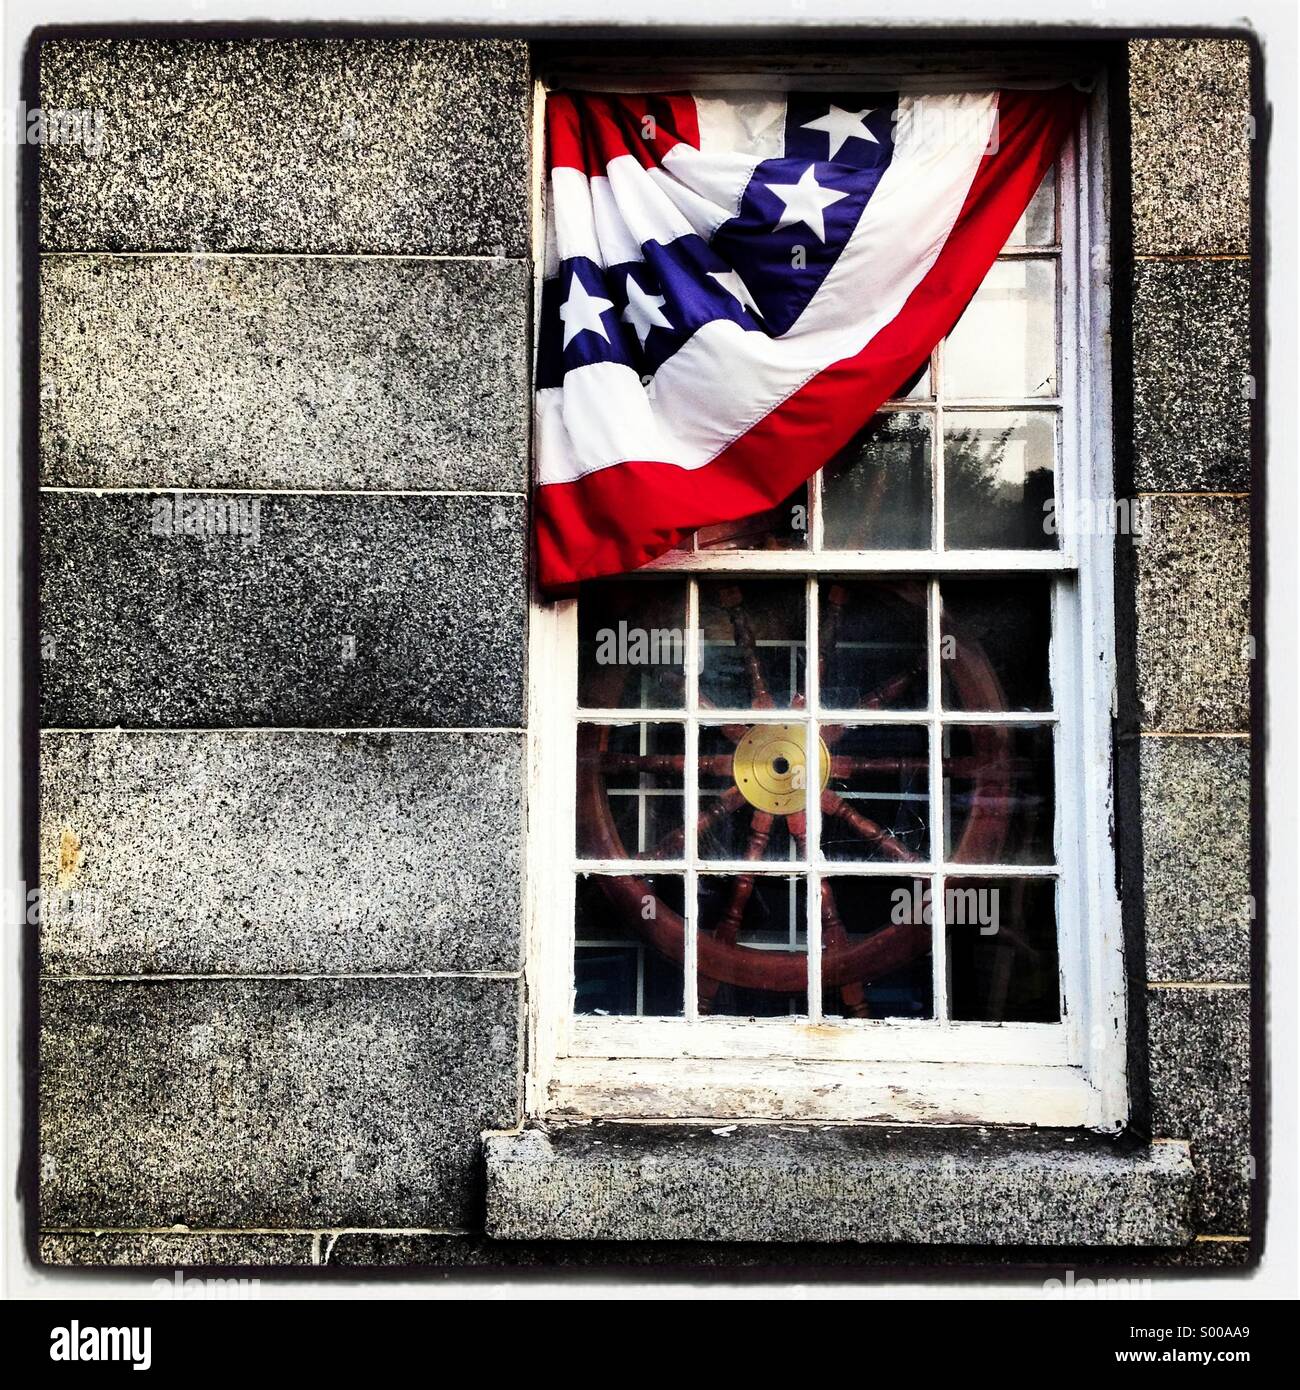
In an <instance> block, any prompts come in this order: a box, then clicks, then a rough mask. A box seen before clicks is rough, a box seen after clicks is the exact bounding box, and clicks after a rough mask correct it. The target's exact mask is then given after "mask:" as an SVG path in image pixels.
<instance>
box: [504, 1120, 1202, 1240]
mask: <svg viewBox="0 0 1300 1390" xmlns="http://www.w3.org/2000/svg"><path fill="white" fill-rule="evenodd" d="M720 1131H728V1132H720ZM485 1147H486V1159H487V1230H488V1234H489V1235H490V1236H492V1237H493V1238H494V1239H496V1240H702V1241H808V1242H819V1241H832V1242H838V1241H852V1242H862V1243H884V1242H901V1243H908V1244H925V1245H1022V1246H1023V1245H1054V1246H1062V1245H1078V1246H1133V1247H1137V1246H1166V1247H1167V1246H1178V1245H1185V1244H1186V1243H1187V1242H1188V1241H1190V1239H1191V1229H1190V1225H1189V1215H1188V1213H1189V1202H1190V1197H1191V1188H1192V1163H1191V1158H1190V1156H1189V1153H1188V1150H1187V1146H1186V1145H1185V1144H1180V1143H1169V1142H1162V1143H1157V1144H1152V1145H1143V1144H1139V1143H1135V1142H1134V1141H1132V1140H1124V1139H1120V1140H1113V1139H1107V1138H1103V1137H1101V1136H1098V1135H1094V1134H1090V1133H1088V1132H1086V1131H1080V1132H1077V1133H1073V1134H1066V1133H1064V1132H1062V1131H1059V1130H1030V1129H1025V1130H993V1129H982V1128H933V1129H925V1128H899V1127H892V1126H879V1125H866V1126H846V1125H840V1126H821V1127H797V1126H793V1125H784V1126H773V1125H753V1124H748V1125H746V1124H742V1125H724V1124H721V1123H718V1124H716V1125H714V1126H709V1125H675V1124H656V1125H642V1124H629V1123H608V1124H599V1123H597V1124H583V1125H552V1126H546V1127H535V1128H530V1129H525V1130H523V1131H522V1132H521V1133H519V1134H509V1135H501V1134H493V1135H487V1136H485Z"/></svg>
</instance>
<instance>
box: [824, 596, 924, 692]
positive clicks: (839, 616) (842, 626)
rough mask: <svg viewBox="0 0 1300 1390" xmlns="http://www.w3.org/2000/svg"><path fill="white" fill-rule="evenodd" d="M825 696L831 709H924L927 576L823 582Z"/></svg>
mask: <svg viewBox="0 0 1300 1390" xmlns="http://www.w3.org/2000/svg"><path fill="white" fill-rule="evenodd" d="M819 594H820V603H819V611H818V621H819V623H820V626H821V660H822V670H821V696H822V704H823V705H824V706H825V708H827V709H924V708H925V706H926V704H927V702H928V700H929V698H930V697H929V680H928V671H927V661H926V602H927V587H926V585H925V584H924V582H917V581H907V580H905V581H902V582H900V583H896V584H894V583H880V582H876V581H873V580H864V581H849V582H846V583H843V584H823V585H822V586H821V589H820V591H819Z"/></svg>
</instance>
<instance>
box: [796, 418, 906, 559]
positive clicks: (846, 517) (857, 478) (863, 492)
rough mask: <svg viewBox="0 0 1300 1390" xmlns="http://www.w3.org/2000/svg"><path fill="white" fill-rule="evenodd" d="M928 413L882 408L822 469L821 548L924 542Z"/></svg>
mask: <svg viewBox="0 0 1300 1390" xmlns="http://www.w3.org/2000/svg"><path fill="white" fill-rule="evenodd" d="M930 445H931V430H930V417H929V416H928V415H926V414H923V413H921V412H920V411H898V410H888V411H883V412H882V413H881V414H879V415H877V416H875V417H874V418H873V419H872V421H871V423H870V424H869V425H868V426H867V427H866V429H864V430H863V431H862V432H861V434H859V435H858V436H857V437H856V438H855V439H853V440H852V441H851V442H850V443H849V444H848V445H847V446H846V447H845V448H843V449H841V450H840V452H839V453H838V454H836V456H835V457H834V458H833V459H832V460H831V461H830V462H829V463H828V464H827V465H826V467H825V468H824V469H823V471H822V544H823V545H824V546H825V548H826V549H827V550H928V549H929V548H930V492H931V486H930Z"/></svg>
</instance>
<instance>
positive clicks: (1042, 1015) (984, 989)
mask: <svg viewBox="0 0 1300 1390" xmlns="http://www.w3.org/2000/svg"><path fill="white" fill-rule="evenodd" d="M944 908H945V920H946V922H947V935H948V998H949V1012H950V1014H951V1016H952V1017H953V1018H954V1019H959V1020H972V1021H977V1022H981V1023H1056V1022H1058V1021H1059V1020H1060V1017H1061V986H1060V965H1059V963H1058V959H1057V945H1056V882H1055V880H1053V879H1050V878H1019V879H1017V878H968V879H949V880H948V882H947V887H946V889H945V891H944Z"/></svg>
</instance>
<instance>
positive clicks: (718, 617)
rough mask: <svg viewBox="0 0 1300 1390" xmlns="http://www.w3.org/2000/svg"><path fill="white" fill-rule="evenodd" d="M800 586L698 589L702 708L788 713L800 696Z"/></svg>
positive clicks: (774, 583)
mask: <svg viewBox="0 0 1300 1390" xmlns="http://www.w3.org/2000/svg"><path fill="white" fill-rule="evenodd" d="M804 630H805V617H804V586H803V581H802V580H784V579H782V580H756V581H750V582H747V583H744V584H729V583H701V584H700V636H701V641H700V697H701V704H703V705H704V706H705V708H706V709H707V708H709V707H710V706H712V707H713V708H714V709H766V708H773V707H775V708H779V709H786V708H788V707H789V706H790V703H791V701H792V700H793V699H794V697H795V696H796V695H798V694H802V692H803V663H804V645H805V643H804Z"/></svg>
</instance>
